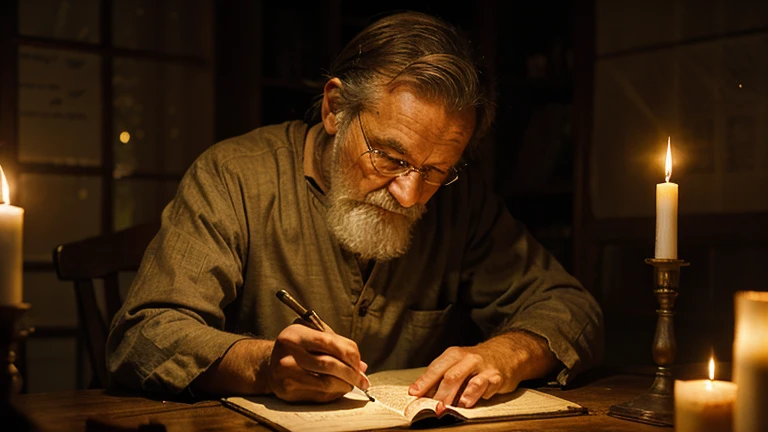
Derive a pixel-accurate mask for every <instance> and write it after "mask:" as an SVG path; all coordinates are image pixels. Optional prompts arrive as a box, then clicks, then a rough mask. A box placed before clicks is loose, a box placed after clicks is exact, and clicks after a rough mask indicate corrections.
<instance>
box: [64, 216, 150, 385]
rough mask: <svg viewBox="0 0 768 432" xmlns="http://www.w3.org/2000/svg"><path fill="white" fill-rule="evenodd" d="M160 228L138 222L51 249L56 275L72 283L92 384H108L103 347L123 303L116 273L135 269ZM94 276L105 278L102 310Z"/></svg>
mask: <svg viewBox="0 0 768 432" xmlns="http://www.w3.org/2000/svg"><path fill="white" fill-rule="evenodd" d="M159 228H160V226H159V225H158V224H144V225H137V226H134V227H131V228H128V229H125V230H122V231H118V232H115V233H111V234H106V235H103V236H98V237H91V238H87V239H84V240H79V241H75V242H72V243H67V244H63V245H59V246H57V247H56V248H55V249H54V251H53V262H54V267H55V268H56V274H57V276H58V277H59V279H60V280H64V281H72V282H74V285H75V297H76V299H77V316H78V321H79V327H80V334H81V335H82V338H83V339H84V342H85V346H86V348H87V350H88V356H89V359H90V361H91V368H92V370H93V377H94V379H93V381H92V382H91V387H105V386H106V385H107V383H108V374H107V362H106V346H107V335H108V332H109V323H110V322H111V321H112V318H113V317H114V316H115V314H116V313H117V311H118V310H119V309H120V306H121V305H122V300H121V299H120V292H119V277H118V276H119V275H118V274H119V273H120V272H124V271H135V270H138V268H139V265H140V264H141V260H142V258H143V256H144V251H145V250H146V249H147V246H148V245H149V243H150V242H151V241H152V239H153V238H154V236H155V235H156V234H157V232H158V230H159ZM95 279H102V280H103V281H104V293H103V294H104V299H105V301H106V310H105V311H102V308H100V307H99V303H98V301H97V295H96V291H95V288H94V286H95V285H94V280H95Z"/></svg>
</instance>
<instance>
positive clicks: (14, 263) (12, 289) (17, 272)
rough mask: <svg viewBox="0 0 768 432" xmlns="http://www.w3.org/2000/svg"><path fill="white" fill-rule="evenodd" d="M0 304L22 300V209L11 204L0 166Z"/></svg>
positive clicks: (10, 303)
mask: <svg viewBox="0 0 768 432" xmlns="http://www.w3.org/2000/svg"><path fill="white" fill-rule="evenodd" d="M0 186H1V187H2V194H1V195H0V197H1V198H2V203H0V305H18V304H21V302H22V291H21V284H22V271H23V267H22V263H23V255H22V232H23V229H24V209H22V208H20V207H16V206H12V205H11V200H10V194H11V193H10V188H9V187H8V180H6V178H5V173H3V168H2V167H0Z"/></svg>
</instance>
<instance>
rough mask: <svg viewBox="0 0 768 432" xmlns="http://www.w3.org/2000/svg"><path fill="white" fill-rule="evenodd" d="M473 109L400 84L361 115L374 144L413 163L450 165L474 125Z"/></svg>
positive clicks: (458, 155)
mask: <svg viewBox="0 0 768 432" xmlns="http://www.w3.org/2000/svg"><path fill="white" fill-rule="evenodd" d="M474 114H475V113H474V108H470V109H465V110H455V109H451V108H450V107H447V106H446V105H445V104H443V103H441V102H439V101H434V100H430V99H428V98H424V97H422V96H421V95H420V94H418V93H416V92H414V91H412V90H410V89H408V88H404V87H400V88H397V89H395V90H393V91H391V92H389V93H384V94H382V95H381V97H380V98H378V100H377V101H376V103H374V104H371V105H370V106H369V107H368V108H366V109H365V110H364V111H363V112H362V115H361V123H363V126H364V128H365V132H366V133H367V134H368V135H369V136H368V138H369V139H371V140H372V141H373V142H374V144H378V145H380V146H383V147H388V148H390V149H393V150H395V151H397V152H398V153H400V154H402V155H404V156H407V158H406V159H408V160H409V162H411V163H414V164H434V165H436V166H437V165H439V166H450V165H452V164H455V163H456V162H458V161H459V159H460V158H461V156H462V154H463V152H464V149H465V148H466V146H467V144H468V143H469V140H470V139H471V137H472V134H473V131H474V127H475V115H474Z"/></svg>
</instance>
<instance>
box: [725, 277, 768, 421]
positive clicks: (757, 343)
mask: <svg viewBox="0 0 768 432" xmlns="http://www.w3.org/2000/svg"><path fill="white" fill-rule="evenodd" d="M734 303H735V307H736V337H735V339H734V344H733V381H734V382H735V383H736V384H737V385H738V386H739V390H738V392H737V394H736V410H735V413H734V431H736V432H746V431H765V430H768V292H758V291H741V292H738V293H736V296H735V302H734Z"/></svg>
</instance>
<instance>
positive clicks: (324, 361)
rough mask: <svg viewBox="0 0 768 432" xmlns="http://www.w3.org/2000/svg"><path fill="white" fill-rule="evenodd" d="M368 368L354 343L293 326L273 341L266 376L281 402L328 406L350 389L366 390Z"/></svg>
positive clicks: (332, 335)
mask: <svg viewBox="0 0 768 432" xmlns="http://www.w3.org/2000/svg"><path fill="white" fill-rule="evenodd" d="M352 365H354V366H352ZM367 368H368V365H366V364H365V363H364V362H363V361H362V360H360V352H359V351H358V349H357V344H356V343H355V342H354V341H352V340H349V339H347V338H345V337H343V336H339V335H337V334H335V333H333V332H332V331H328V332H321V331H318V330H315V329H312V328H309V327H307V326H305V325H301V324H293V325H290V326H288V327H286V328H285V329H284V330H283V331H282V332H280V334H279V335H278V336H277V339H275V343H274V346H273V348H272V353H271V355H270V360H269V362H268V364H267V370H266V374H265V375H266V378H267V383H268V385H269V388H270V390H271V391H272V392H273V393H274V394H275V395H276V396H277V397H279V398H280V399H283V400H287V401H292V402H298V401H314V402H327V401H331V400H334V399H338V398H340V397H341V396H343V395H344V394H345V393H347V392H348V391H350V390H352V386H353V385H355V386H357V387H360V388H361V389H363V390H366V389H368V387H369V386H370V382H369V381H368V379H367V378H366V377H365V375H364V372H365V370H366V369H367ZM262 376H263V375H262Z"/></svg>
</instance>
